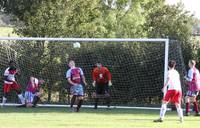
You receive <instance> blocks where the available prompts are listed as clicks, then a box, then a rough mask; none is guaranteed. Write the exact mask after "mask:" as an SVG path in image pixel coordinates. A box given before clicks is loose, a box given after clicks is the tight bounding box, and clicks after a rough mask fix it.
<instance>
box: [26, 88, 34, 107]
mask: <svg viewBox="0 0 200 128" xmlns="http://www.w3.org/2000/svg"><path fill="white" fill-rule="evenodd" d="M34 96H35V94H33V93H32V92H29V91H26V92H25V102H26V107H32V106H33V104H32V102H33V98H34Z"/></svg>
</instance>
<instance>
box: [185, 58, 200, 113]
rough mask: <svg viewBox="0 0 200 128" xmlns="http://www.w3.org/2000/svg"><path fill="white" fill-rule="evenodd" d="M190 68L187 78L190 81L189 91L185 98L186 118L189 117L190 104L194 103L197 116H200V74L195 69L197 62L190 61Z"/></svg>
mask: <svg viewBox="0 0 200 128" xmlns="http://www.w3.org/2000/svg"><path fill="white" fill-rule="evenodd" d="M188 66H189V67H190V69H189V71H188V75H187V76H185V79H186V80H187V81H188V91H187V93H186V97H185V102H186V112H185V116H189V109H190V102H193V104H194V110H195V112H196V114H195V116H200V113H199V108H198V102H197V100H196V98H197V96H198V94H199V90H200V73H199V70H198V69H197V68H196V67H195V66H196V61H195V60H189V63H188Z"/></svg>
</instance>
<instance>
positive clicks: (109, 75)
mask: <svg viewBox="0 0 200 128" xmlns="http://www.w3.org/2000/svg"><path fill="white" fill-rule="evenodd" d="M105 70H106V75H107V78H108V85H109V86H112V82H111V79H112V76H111V73H110V71H109V70H108V69H107V68H105Z"/></svg>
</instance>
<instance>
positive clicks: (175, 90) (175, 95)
mask: <svg viewBox="0 0 200 128" xmlns="http://www.w3.org/2000/svg"><path fill="white" fill-rule="evenodd" d="M168 66H169V71H168V75H167V80H166V82H165V84H164V86H163V89H162V91H164V89H165V88H166V87H167V88H168V90H167V92H166V94H165V95H164V97H163V100H162V106H161V109H160V118H159V119H157V120H154V122H163V119H164V116H165V113H166V110H167V104H168V103H169V102H172V103H174V104H175V106H176V109H177V112H178V116H179V118H180V122H183V111H182V108H181V98H182V91H181V82H180V75H179V73H178V72H177V71H176V70H175V66H176V62H175V61H174V60H171V61H169V64H168Z"/></svg>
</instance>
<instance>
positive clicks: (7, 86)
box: [3, 82, 21, 93]
mask: <svg viewBox="0 0 200 128" xmlns="http://www.w3.org/2000/svg"><path fill="white" fill-rule="evenodd" d="M20 88H21V86H20V85H19V84H17V83H15V82H13V84H6V83H4V85H3V92H4V93H8V92H10V90H11V89H14V90H18V89H20Z"/></svg>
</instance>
